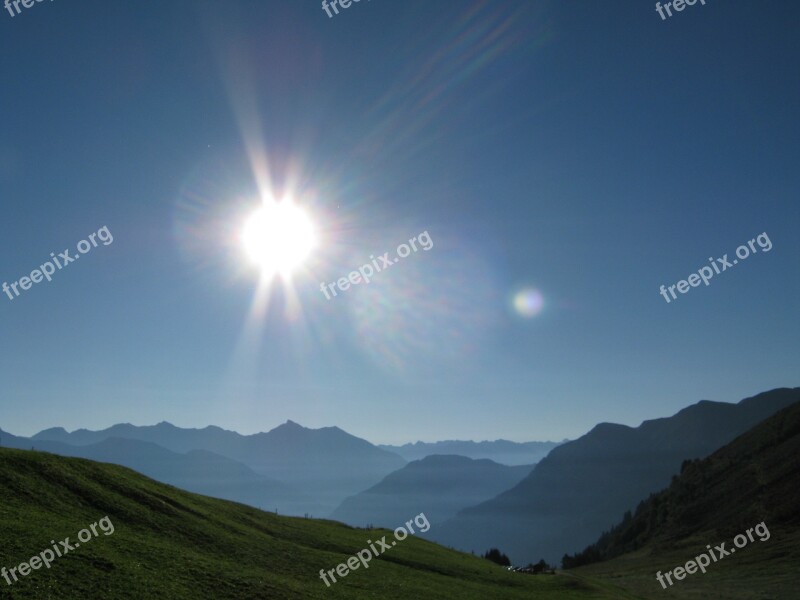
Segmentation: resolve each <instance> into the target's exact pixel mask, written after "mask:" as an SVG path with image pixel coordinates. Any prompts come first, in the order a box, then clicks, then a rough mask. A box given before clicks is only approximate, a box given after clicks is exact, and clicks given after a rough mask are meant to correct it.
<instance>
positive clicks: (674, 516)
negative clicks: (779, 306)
mask: <svg viewBox="0 0 800 600" xmlns="http://www.w3.org/2000/svg"><path fill="white" fill-rule="evenodd" d="M798 489H800V402H798V403H795V404H793V405H792V406H790V407H788V408H785V409H783V410H781V411H779V412H778V413H777V414H775V415H773V416H772V417H770V418H768V419H767V420H766V421H763V422H761V423H760V424H758V425H756V426H755V427H754V428H752V429H751V430H749V431H748V432H746V433H744V434H742V435H740V436H739V437H737V438H736V439H735V440H734V441H733V442H731V443H730V444H728V445H726V446H724V447H723V448H721V449H720V450H717V451H716V452H714V453H713V454H712V455H711V456H709V457H708V458H705V459H702V460H693V461H688V460H687V461H685V462H684V464H683V465H682V468H681V474H680V475H679V476H675V477H673V478H672V483H671V484H670V486H669V487H668V488H667V489H665V490H663V491H661V492H658V493H657V494H652V495H651V496H650V497H649V498H648V499H647V500H645V501H643V502H641V503H639V506H638V507H637V509H636V512H635V514H633V515H631V513H630V512H629V513H626V515H625V517H624V518H623V521H622V523H620V524H619V525H617V526H616V527H614V528H613V529H611V530H610V531H609V532H606V533H604V534H603V535H602V536H601V537H600V539H599V540H598V541H597V542H596V543H595V544H593V545H592V546H589V547H588V548H586V549H585V550H584V551H583V552H581V553H578V554H577V555H575V556H573V557H569V559H568V560H566V561H565V567H572V566H580V565H583V564H590V563H593V562H598V561H601V560H608V559H610V558H614V557H615V556H619V555H621V554H624V553H626V552H632V551H634V550H639V549H641V548H643V547H647V548H648V554H654V553H655V554H658V553H662V552H664V551H665V550H668V549H669V548H671V547H673V546H675V545H676V544H679V543H681V542H683V541H684V540H686V539H687V538H690V537H695V538H697V537H704V538H708V539H709V540H722V539H730V538H733V537H734V536H735V535H738V534H740V533H742V532H744V531H745V530H746V529H748V528H750V527H753V526H754V525H755V524H757V523H760V522H762V521H764V522H766V523H767V525H768V527H769V528H772V530H773V531H780V532H781V533H782V534H783V535H784V536H786V535H787V534H788V532H789V529H792V530H794V531H797V530H798V529H799V528H800V513H798V511H797V506H798V501H797V491H798ZM699 533H702V536H698V534H699Z"/></svg>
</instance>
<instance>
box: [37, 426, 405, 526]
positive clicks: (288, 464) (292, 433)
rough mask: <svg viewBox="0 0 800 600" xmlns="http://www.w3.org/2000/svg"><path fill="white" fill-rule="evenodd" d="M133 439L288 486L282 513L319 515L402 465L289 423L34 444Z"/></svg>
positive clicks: (164, 429)
mask: <svg viewBox="0 0 800 600" xmlns="http://www.w3.org/2000/svg"><path fill="white" fill-rule="evenodd" d="M112 437H114V438H124V439H134V440H139V441H144V442H150V443H153V444H157V445H159V446H162V447H163V448H166V449H168V450H172V451H173V452H179V453H185V452H189V451H191V450H206V451H208V452H213V453H215V454H219V455H221V456H225V457H228V458H230V459H232V460H235V461H238V462H241V463H244V464H245V465H247V466H248V467H250V468H251V469H253V470H254V471H256V472H257V473H259V474H261V475H264V476H265V477H268V478H270V479H275V480H278V481H281V482H283V483H286V484H288V485H289V486H290V487H291V488H292V489H293V490H295V491H296V495H295V496H294V497H292V498H290V499H289V501H287V502H284V503H283V504H282V505H281V504H280V503H279V504H278V507H277V508H278V509H279V510H280V511H281V512H282V513H288V514H297V515H301V514H304V513H306V512H308V513H311V514H314V515H318V516H325V515H327V514H329V513H330V511H332V510H333V509H334V508H336V506H338V505H339V504H340V503H341V502H342V500H344V499H345V498H347V497H348V496H351V495H353V494H356V493H358V492H361V491H362V490H365V489H367V488H369V487H370V486H372V485H374V484H375V483H377V482H378V481H380V480H381V479H382V478H383V477H385V476H386V475H388V474H389V473H391V472H392V471H395V470H397V469H399V468H401V467H402V466H404V465H405V461H404V460H403V459H402V458H400V457H399V456H397V455H396V454H392V453H391V452H387V451H386V450H381V449H380V448H378V447H376V446H373V445H372V444H370V443H369V442H367V441H366V440H363V439H360V438H357V437H355V436H352V435H350V434H348V433H346V432H344V431H342V430H341V429H339V428H338V427H324V428H322V429H308V428H306V427H302V426H301V425H298V424H297V423H294V422H293V421H287V422H286V423H284V424H283V425H280V426H279V427H276V428H275V429H272V430H271V431H269V432H266V433H256V434H254V435H241V434H239V433H236V432H233V431H227V430H225V429H221V428H219V427H213V426H210V427H206V428H204V429H183V428H180V427H175V426H174V425H172V424H170V423H166V422H162V423H159V424H158V425H152V426H145V427H138V426H134V425H130V424H127V423H126V424H121V425H114V426H113V427H110V428H108V429H105V430H103V431H88V430H86V429H79V430H77V431H74V432H72V433H67V432H66V431H65V430H64V429H62V428H53V429H47V430H45V431H41V432H40V433H38V434H36V435H35V436H34V438H33V439H34V440H36V441H37V442H38V441H42V440H50V441H58V442H62V443H68V444H76V445H87V444H93V443H98V442H101V441H103V440H106V439H109V438H112Z"/></svg>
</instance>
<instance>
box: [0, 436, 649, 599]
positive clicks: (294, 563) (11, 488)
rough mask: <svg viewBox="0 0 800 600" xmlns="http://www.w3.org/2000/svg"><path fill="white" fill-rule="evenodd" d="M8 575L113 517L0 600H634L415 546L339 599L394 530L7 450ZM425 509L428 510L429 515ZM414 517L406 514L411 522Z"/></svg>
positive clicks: (3, 532)
mask: <svg viewBox="0 0 800 600" xmlns="http://www.w3.org/2000/svg"><path fill="white" fill-rule="evenodd" d="M0 495H1V497H2V499H0V566H5V567H6V568H9V567H16V566H17V565H19V563H21V562H27V561H28V560H29V559H30V557H32V556H34V555H36V554H38V553H39V552H41V551H42V550H44V549H47V548H50V547H51V543H50V540H55V541H56V543H57V542H58V541H59V540H62V539H64V538H66V537H67V536H69V537H70V541H71V542H72V543H74V542H75V541H76V540H77V534H78V531H80V530H81V529H84V528H86V527H88V526H89V525H90V524H91V523H95V522H97V521H99V520H100V519H101V518H102V517H104V516H106V515H108V516H109V517H110V519H111V521H112V523H113V524H114V527H115V531H114V533H113V534H112V535H108V536H106V535H103V534H102V532H101V533H100V535H99V537H95V538H93V539H92V540H91V541H90V542H87V543H85V544H81V546H80V547H79V548H76V549H75V550H73V551H72V552H70V553H69V554H67V555H65V556H63V557H61V558H56V560H55V562H53V564H52V566H51V568H50V569H49V570H47V569H45V568H44V567H42V568H41V569H39V570H36V571H32V572H31V573H30V574H29V575H28V576H26V577H21V578H20V581H18V582H16V583H13V585H10V586H9V585H8V584H6V582H5V581H4V580H3V579H0V598H3V599H5V598H13V599H23V598H24V599H30V598H34V599H36V600H45V599H50V598H60V599H66V600H71V599H76V600H78V599H80V600H86V599H93V598H98V599H103V600H116V599H123V598H125V599H128V598H131V599H133V598H135V599H137V600H147V599H159V600H162V599H170V600H181V599H187V600H188V599H191V600H195V599H196V598H198V597H209V598H214V599H256V598H258V599H264V598H268V599H277V600H282V599H300V598H302V599H316V598H319V599H322V598H325V599H330V598H334V599H335V598H347V599H354V598H355V599H360V598H363V599H382V600H385V599H393V598H398V599H400V598H409V599H411V598H414V599H419V598H424V599H426V600H436V599H440V598H441V599H445V598H457V599H459V600H472V599H474V600H486V599H487V598H491V599H509V600H513V599H517V598H519V599H523V598H524V599H531V598H534V599H535V598H541V599H547V600H581V599H596V600H625V599H632V598H635V597H634V596H630V595H628V594H627V593H625V592H622V591H620V590H619V589H617V588H616V586H615V585H613V584H612V583H609V582H607V581H603V582H601V583H599V584H598V583H595V582H592V581H590V580H588V579H577V578H575V577H570V576H563V575H554V576H530V575H522V574H516V573H509V572H507V571H506V570H504V569H502V568H501V567H498V566H496V565H494V564H492V563H490V562H488V561H486V560H483V559H480V558H477V557H474V556H471V555H468V554H464V553H461V552H456V551H453V550H449V549H446V548H443V547H441V546H438V545H436V544H433V543H431V542H427V541H425V540H421V539H419V538H416V537H414V536H409V537H408V538H407V539H406V540H404V541H402V542H398V543H397V546H396V547H393V548H392V549H391V550H389V551H387V552H386V553H385V554H383V555H382V556H381V557H380V558H378V559H373V560H372V562H371V563H370V568H369V569H366V570H365V569H363V568H360V569H358V570H356V571H353V572H351V573H350V574H349V575H347V576H346V577H344V578H341V579H339V578H338V577H337V579H339V581H338V582H337V583H335V584H333V585H332V586H331V587H330V588H328V587H326V586H325V584H324V583H323V582H322V581H321V580H320V578H319V570H320V569H325V570H328V569H333V568H335V567H336V565H338V564H339V563H342V562H345V561H346V560H347V558H348V557H349V556H352V555H353V554H355V553H356V552H358V551H359V550H361V549H362V548H365V547H366V546H367V540H373V541H374V540H376V539H380V537H381V536H383V535H386V536H387V540H389V539H393V538H392V534H391V532H390V531H388V530H385V529H380V530H379V529H374V530H365V529H355V528H350V527H347V526H345V525H342V524H340V523H336V522H332V521H320V520H313V519H301V518H294V517H283V516H278V515H274V514H271V513H265V512H262V511H259V510H257V509H254V508H251V507H248V506H244V505H241V504H236V503H233V502H228V501H224V500H217V499H213V498H208V497H205V496H200V495H197V494H191V493H188V492H184V491H181V490H178V489H176V488H173V487H171V486H168V485H164V484H160V483H157V482H155V481H152V480H150V479H147V478H146V477H144V476H142V475H139V474H138V473H135V472H134V471H131V470H130V469H126V468H124V467H119V466H116V465H110V464H103V463H95V462H91V461H87V460H82V459H73V458H64V457H59V456H55V455H51V454H47V453H43V452H33V451H22V450H10V449H4V448H0ZM421 508H424V507H421ZM413 516H414V515H408V518H409V519H410V518H412V517H413Z"/></svg>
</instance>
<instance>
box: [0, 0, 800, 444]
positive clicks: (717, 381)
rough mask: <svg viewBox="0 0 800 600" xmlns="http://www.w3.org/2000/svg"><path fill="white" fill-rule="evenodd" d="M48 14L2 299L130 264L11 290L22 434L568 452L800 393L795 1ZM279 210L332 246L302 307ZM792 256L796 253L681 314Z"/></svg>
mask: <svg viewBox="0 0 800 600" xmlns="http://www.w3.org/2000/svg"><path fill="white" fill-rule="evenodd" d="M20 9H21V12H20V14H16V15H15V16H13V17H12V16H11V15H10V14H9V13H8V12H6V11H5V10H4V11H2V13H0V47H1V48H2V50H3V51H2V52H1V53H0V73H2V83H1V84H0V86H1V87H0V106H2V118H0V197H1V198H2V211H3V215H2V216H3V218H2V219H0V247H1V248H2V252H0V282H1V281H5V282H8V283H9V284H10V283H12V282H16V281H17V280H19V279H20V278H21V277H23V276H26V275H27V276H30V273H31V271H33V270H34V269H37V268H38V266H39V265H41V264H42V263H44V262H46V261H47V260H49V258H50V253H51V252H53V253H55V254H57V253H60V252H62V251H63V250H65V249H72V253H73V254H75V248H76V244H77V243H78V242H79V241H81V240H83V239H87V237H88V236H89V234H91V233H94V232H97V231H98V230H99V229H101V228H102V227H103V226H106V227H107V228H108V231H109V232H110V233H111V234H112V235H113V243H109V244H108V245H103V244H102V243H101V244H99V245H98V246H97V247H96V248H93V249H91V250H90V251H89V252H87V253H86V254H84V255H81V260H78V261H76V262H73V263H70V264H69V265H66V266H64V267H63V269H61V270H57V271H56V272H55V273H54V274H53V276H52V281H51V282H47V281H46V280H45V281H42V282H40V283H36V284H34V285H32V287H31V288H30V289H28V290H27V291H22V292H21V295H20V296H19V297H14V299H13V300H10V299H9V298H8V296H7V295H6V294H2V295H0V328H1V331H2V346H1V347H2V350H0V378H1V380H2V382H3V386H2V390H1V391H0V427H2V428H3V429H5V430H7V431H10V432H12V433H16V434H19V435H29V434H32V433H34V432H36V431H38V430H40V429H43V428H46V427H51V426H63V427H66V428H67V429H70V430H72V429H76V428H79V427H87V428H90V429H97V428H104V427H107V426H110V425H112V424H114V423H118V422H130V423H134V424H139V425H146V424H154V423H157V422H159V421H162V420H166V421H170V422H172V423H174V424H176V425H179V426H184V427H203V426H205V425H208V424H215V425H219V426H222V427H225V428H229V429H234V430H237V431H240V432H242V433H253V432H256V431H263V430H268V429H271V428H273V427H275V426H277V425H278V424H280V423H282V422H284V421H286V420H287V419H291V420H293V421H296V422H299V423H301V424H303V425H305V426H308V427H321V426H326V425H337V426H339V427H341V428H342V429H344V430H346V431H349V432H351V433H353V434H355V435H358V436H361V437H364V438H366V439H369V440H370V441H373V442H376V443H398V442H406V441H415V440H418V439H422V440H427V441H433V440H438V439H453V438H460V439H495V438H500V437H502V438H507V439H512V440H518V441H523V440H541V439H553V440H560V439H562V438H565V437H577V436H579V435H581V434H582V433H584V432H586V431H587V430H588V429H590V428H591V427H592V426H594V425H595V424H596V423H598V422H601V421H613V422H619V423H626V424H630V425H638V424H639V423H640V422H641V421H642V420H644V419H649V418H655V417H660V416H667V415H670V414H673V413H674V412H676V411H677V410H679V409H680V408H682V407H684V406H686V405H688V404H691V403H694V402H696V401H698V400H700V399H713V400H721V401H728V402H735V401H738V400H740V399H741V398H744V397H746V396H749V395H752V394H755V393H757V392H760V391H764V390H767V389H771V388H774V387H782V386H792V387H793V386H797V385H800V377H798V375H799V374H800V371H799V370H798V358H800V344H798V339H800V336H799V335H798V334H800V318H799V317H798V298H800V268H798V259H799V258H800V236H798V231H800V209H799V208H798V207H799V206H800V203H799V202H798V200H799V199H800V195H799V194H798V192H800V169H798V158H799V157H800V152H799V150H800V77H798V75H800V73H798V70H799V67H798V65H800V44H798V38H797V31H796V29H797V23H798V20H800V4H798V3H797V2H794V1H790V0H787V1H785V2H778V1H773V2H743V1H728V0H725V1H724V2H723V1H721V0H706V3H705V5H704V6H703V5H701V4H700V3H699V2H698V3H697V4H695V5H694V6H687V7H686V8H685V9H684V10H683V11H682V12H679V13H674V16H673V17H671V18H669V19H667V20H662V19H661V18H660V17H659V16H658V13H657V12H656V11H655V9H654V3H651V2H633V1H627V2H623V1H616V2H593V1H564V2H552V3H551V2H539V1H536V2H532V1H529V0H520V1H517V0H503V1H492V2H486V1H477V2H476V1H473V0H470V1H467V0H463V1H455V0H453V1H450V0H436V1H423V0H404V1H403V2H398V1H396V0H394V1H391V0H373V1H367V0H362V1H361V2H359V3H353V4H352V5H351V6H350V7H349V8H347V9H341V8H340V14H338V15H334V16H333V17H332V18H329V17H328V16H327V15H326V14H325V12H324V11H323V10H322V9H321V7H320V5H319V3H318V2H316V1H315V0H308V1H306V0H284V1H280V2H279V1H274V0H264V1H259V2H254V1H244V0H243V1H234V0H226V1H225V2H202V1H198V0H171V1H170V2H156V1H153V0H143V1H140V2H108V1H102V2H101V1H99V0H88V1H82V2H71V1H69V0H56V1H54V2H42V3H35V4H34V5H33V6H32V7H30V8H23V7H22V6H21V5H20ZM12 10H13V9H12ZM266 197H270V198H274V199H283V198H287V197H291V198H294V201H295V203H296V204H297V205H298V206H301V207H302V208H303V209H304V210H306V212H307V214H308V215H309V217H310V218H311V220H312V221H313V223H314V226H315V227H316V231H317V236H318V240H319V242H318V245H317V247H316V249H315V250H313V252H312V254H311V255H310V256H309V257H308V259H307V260H306V261H305V262H304V263H303V264H302V266H301V268H299V269H298V270H296V271H295V272H294V273H293V276H292V278H291V281H290V282H284V281H283V280H280V279H275V280H273V281H272V283H271V284H270V283H269V282H268V280H266V279H265V278H264V277H263V275H262V274H261V273H260V271H259V270H258V269H257V268H254V267H253V266H252V265H251V264H250V263H249V262H248V261H247V259H246V257H245V256H244V251H243V249H242V248H241V243H240V239H239V238H240V233H241V228H242V224H243V222H244V218H245V217H246V215H247V214H249V212H250V211H252V210H254V209H255V208H256V207H258V205H259V203H260V202H262V201H264V199H265V198H266ZM425 231H427V232H428V235H429V238H430V240H431V241H432V243H433V246H432V247H431V248H430V250H422V249H420V250H418V251H417V252H412V253H411V254H410V255H409V256H408V257H407V258H404V259H403V260H401V261H399V262H397V263H396V264H392V266H391V269H387V270H386V271H385V272H380V273H377V274H376V275H375V276H374V279H373V281H372V282H371V283H370V284H369V285H365V284H363V283H362V284H360V285H355V286H353V287H351V288H350V289H348V290H346V291H339V292H338V295H337V296H336V297H332V298H331V299H330V300H328V299H326V297H325V295H324V294H323V293H322V292H321V291H320V283H322V282H335V281H336V280H338V279H339V278H341V277H346V276H347V275H348V273H349V272H350V271H352V270H354V269H357V268H358V267H360V266H361V265H363V264H365V263H369V262H370V260H371V259H370V255H374V256H376V257H377V256H379V255H381V254H383V253H384V252H387V251H389V252H391V253H392V255H394V251H395V248H396V247H397V246H398V245H399V244H401V243H403V242H406V241H407V240H409V239H410V238H412V237H414V236H417V235H418V234H420V233H422V232H425ZM762 233H766V234H767V237H768V238H769V241H770V242H771V244H772V249H771V250H770V251H768V252H765V251H764V249H762V248H761V247H759V245H757V244H756V245H755V246H754V247H755V248H756V249H757V252H755V253H752V254H751V255H750V256H749V257H748V258H747V259H746V260H742V261H740V262H739V263H738V264H737V265H735V266H732V267H731V268H728V269H727V270H726V271H724V272H721V273H720V274H718V275H716V274H715V275H714V277H713V278H712V279H711V280H710V282H709V285H708V286H705V285H703V284H702V283H701V284H700V285H699V287H691V288H689V291H688V292H686V293H685V294H682V293H678V294H677V299H675V300H671V302H669V303H667V302H666V300H665V299H664V297H662V296H661V295H660V293H659V286H661V285H666V286H669V285H675V284H677V283H678V282H679V281H680V280H683V279H686V278H687V277H688V276H689V275H690V274H691V273H693V272H697V271H698V270H699V269H700V268H701V267H704V266H706V265H709V257H713V258H715V259H716V258H717V257H722V256H723V255H724V254H728V260H732V259H733V258H735V251H736V248H737V247H738V246H740V245H741V244H747V242H748V240H751V239H755V238H756V237H757V236H758V235H759V234H762ZM376 260H377V259H376ZM525 290H527V292H525ZM520 291H522V293H523V296H522V297H521V299H522V300H526V299H527V303H526V302H518V303H517V304H518V305H516V306H515V304H514V302H513V300H514V298H515V294H517V293H518V292H520ZM525 294H527V295H525ZM12 295H13V292H12ZM266 300H269V301H268V302H267V301H266ZM518 300H520V298H518ZM520 309H521V310H520ZM526 309H527V310H526Z"/></svg>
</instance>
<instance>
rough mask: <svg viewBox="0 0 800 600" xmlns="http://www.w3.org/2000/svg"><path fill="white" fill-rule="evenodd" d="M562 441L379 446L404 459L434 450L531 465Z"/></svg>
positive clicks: (415, 458)
mask: <svg viewBox="0 0 800 600" xmlns="http://www.w3.org/2000/svg"><path fill="white" fill-rule="evenodd" d="M564 441H567V440H564ZM563 443H564V442H522V443H520V442H510V441H508V440H495V441H493V442H488V441H485V442H473V441H462V440H445V441H442V442H432V443H428V442H416V443H414V444H403V445H402V446H386V445H381V446H379V447H380V448H383V449H384V450H388V451H389V452H394V453H395V454H399V455H400V456H402V457H403V458H404V459H406V460H408V461H412V460H420V459H423V458H425V457H426V456H432V455H434V454H457V455H458V456H466V457H467V458H473V459H476V460H478V459H482V458H488V459H489V460H492V461H494V462H496V463H500V464H501V465H510V466H516V465H533V464H535V463H537V462H539V461H540V460H542V459H543V458H544V457H545V456H547V455H548V454H549V453H550V451H551V450H552V449H553V448H555V447H556V446H559V445H561V444H563Z"/></svg>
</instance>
